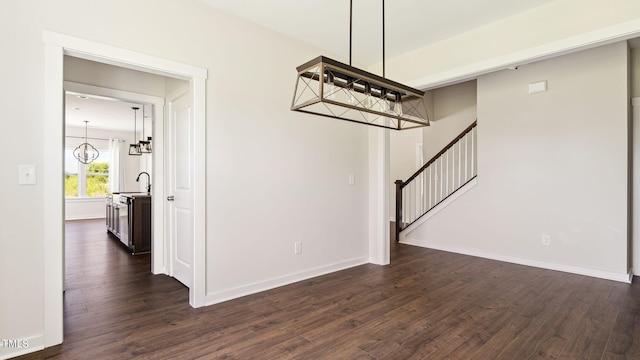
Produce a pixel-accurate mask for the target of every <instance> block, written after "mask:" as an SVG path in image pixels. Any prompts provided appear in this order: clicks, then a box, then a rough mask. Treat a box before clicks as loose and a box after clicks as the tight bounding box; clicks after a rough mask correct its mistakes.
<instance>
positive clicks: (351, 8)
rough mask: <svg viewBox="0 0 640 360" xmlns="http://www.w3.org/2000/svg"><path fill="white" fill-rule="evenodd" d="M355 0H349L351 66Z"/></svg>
mask: <svg viewBox="0 0 640 360" xmlns="http://www.w3.org/2000/svg"><path fill="white" fill-rule="evenodd" d="M352 34H353V0H349V66H351V43H352V40H353V35H352Z"/></svg>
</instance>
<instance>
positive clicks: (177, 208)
mask: <svg viewBox="0 0 640 360" xmlns="http://www.w3.org/2000/svg"><path fill="white" fill-rule="evenodd" d="M168 122H169V124H168V129H169V131H168V134H167V137H168V142H169V149H168V150H169V164H168V173H169V184H168V185H169V186H168V192H167V194H168V197H167V201H168V210H169V211H168V213H169V243H170V244H169V248H170V261H169V263H170V275H171V276H173V277H174V278H176V279H178V280H179V281H180V282H181V283H183V284H184V285H186V286H187V287H189V288H191V287H192V285H193V236H194V214H193V213H194V196H193V193H194V186H193V185H194V179H193V174H194V169H193V166H194V161H193V156H192V154H193V147H194V117H193V109H192V108H191V97H190V95H189V94H185V95H182V96H180V97H178V98H176V99H175V100H172V101H171V102H170V103H169V119H168Z"/></svg>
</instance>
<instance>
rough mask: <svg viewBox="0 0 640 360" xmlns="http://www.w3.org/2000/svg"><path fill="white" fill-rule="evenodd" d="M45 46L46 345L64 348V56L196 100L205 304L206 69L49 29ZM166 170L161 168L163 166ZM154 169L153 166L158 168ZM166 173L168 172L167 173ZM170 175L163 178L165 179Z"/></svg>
mask: <svg viewBox="0 0 640 360" xmlns="http://www.w3.org/2000/svg"><path fill="white" fill-rule="evenodd" d="M42 40H43V43H44V59H45V61H44V63H45V68H44V94H43V95H44V113H43V132H42V142H43V146H44V162H43V213H44V225H43V233H44V234H45V236H44V239H43V241H44V254H43V256H44V259H43V263H44V274H43V277H44V282H43V288H44V298H43V312H44V346H45V347H49V346H53V345H57V344H60V343H62V341H63V338H64V330H63V320H64V314H63V286H64V284H63V281H64V276H63V275H64V265H63V264H64V251H63V249H64V183H63V176H62V173H63V164H64V157H63V149H64V56H65V55H70V56H74V57H78V58H82V59H86V60H92V61H97V62H101V63H105V64H109V65H115V66H119V67H123V68H128V69H133V70H139V71H143V72H148V73H153V74H157V75H162V76H169V77H174V78H178V79H183V80H187V81H189V83H190V91H191V93H192V95H193V97H192V102H193V116H194V122H195V124H194V126H195V139H194V140H195V149H194V154H193V156H194V164H195V166H194V182H195V183H194V192H195V196H194V213H195V214H197V216H195V221H194V229H193V230H194V233H193V234H194V244H193V245H194V246H193V250H194V256H193V286H192V288H190V289H189V304H190V305H191V306H193V307H200V306H203V305H205V295H206V289H205V287H206V281H205V275H206V273H205V271H206V268H205V242H206V232H205V230H206V224H205V219H206V214H205V210H206V208H205V204H206V201H205V195H206V193H205V176H206V155H205V151H206V147H205V140H206V137H205V130H206V126H205V123H206V119H205V102H206V89H205V82H206V79H207V70H206V69H204V68H200V67H195V66H191V65H187V64H183V63H179V62H175V61H171V60H167V59H163V58H159V57H155V56H150V55H146V54H141V53H138V52H135V51H131V50H126V49H122V48H118V47H114V46H110V45H105V44H101V43H96V42H93V41H88V40H84V39H80V38H76V37H72V36H68V35H63V34H60V33H55V32H51V31H48V30H43V31H42ZM160 166H162V165H160ZM154 167H155V164H154ZM165 170H166V169H165ZM164 176H166V173H165V174H163V177H164Z"/></svg>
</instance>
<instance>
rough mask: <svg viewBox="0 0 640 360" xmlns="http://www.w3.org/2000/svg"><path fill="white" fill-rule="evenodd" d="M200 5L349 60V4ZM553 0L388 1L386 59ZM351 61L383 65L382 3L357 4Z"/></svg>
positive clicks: (227, 1)
mask: <svg viewBox="0 0 640 360" xmlns="http://www.w3.org/2000/svg"><path fill="white" fill-rule="evenodd" d="M199 1H201V2H203V3H205V4H208V5H211V6H213V7H215V8H218V9H220V10H222V11H225V12H228V13H231V14H234V15H236V16H238V17H241V18H244V19H246V20H249V21H251V22H253V23H256V24H259V25H262V26H264V27H267V28H270V29H273V30H276V31H278V32H281V33H284V34H286V35H288V36H290V37H293V38H296V39H300V40H303V41H306V42H308V43H310V44H312V45H315V46H317V47H319V48H321V49H325V50H327V51H329V52H331V53H335V54H337V55H339V56H342V57H343V58H344V59H348V57H349V0H269V1H265V0H199ZM552 1H553V0H482V1H479V0H446V1H444V0H389V1H387V2H386V5H385V6H386V11H385V19H386V25H385V32H386V44H385V47H386V49H385V51H386V57H387V58H389V57H393V56H396V55H399V54H402V53H406V52H409V51H411V50H415V49H418V48H421V47H424V46H427V45H429V44H433V43H436V42H438V41H441V40H443V39H446V38H449V37H452V36H455V35H456V34H460V33H463V32H467V31H470V30H473V29H475V28H479V27H482V26H484V25H487V24H490V23H493V22H496V21H498V20H500V19H504V18H507V17H510V16H513V15H515V14H517V13H520V12H523V11H526V10H529V9H532V8H534V7H537V6H540V5H544V4H546V3H549V2H552ZM532 31H534V30H532ZM318 55H327V54H318ZM352 57H353V63H354V64H361V65H371V64H375V63H378V62H381V61H382V1H381V0H353V54H352ZM336 60H341V59H336Z"/></svg>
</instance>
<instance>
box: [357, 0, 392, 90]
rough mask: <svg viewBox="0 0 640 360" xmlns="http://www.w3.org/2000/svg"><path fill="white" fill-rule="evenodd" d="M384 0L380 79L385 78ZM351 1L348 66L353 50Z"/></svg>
mask: <svg viewBox="0 0 640 360" xmlns="http://www.w3.org/2000/svg"><path fill="white" fill-rule="evenodd" d="M384 22H385V21H384V0H382V77H383V78H386V76H385V67H386V66H385V36H384V35H385V33H384ZM352 44H353V0H349V66H352V65H351V53H352V49H353V46H352Z"/></svg>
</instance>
